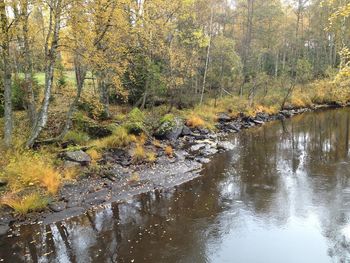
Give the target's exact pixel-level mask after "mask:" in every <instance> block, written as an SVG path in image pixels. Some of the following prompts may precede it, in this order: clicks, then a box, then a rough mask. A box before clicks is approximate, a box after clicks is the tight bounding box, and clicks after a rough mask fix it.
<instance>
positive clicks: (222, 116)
mask: <svg viewBox="0 0 350 263" xmlns="http://www.w3.org/2000/svg"><path fill="white" fill-rule="evenodd" d="M231 120H232V119H231V117H230V116H229V115H228V114H227V113H225V112H221V113H219V115H218V122H230V121H231Z"/></svg>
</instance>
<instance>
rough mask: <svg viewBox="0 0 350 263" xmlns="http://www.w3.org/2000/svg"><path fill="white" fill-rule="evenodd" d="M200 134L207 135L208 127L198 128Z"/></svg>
mask: <svg viewBox="0 0 350 263" xmlns="http://www.w3.org/2000/svg"><path fill="white" fill-rule="evenodd" d="M198 131H199V133H200V134H204V135H208V134H209V130H208V129H204V128H200V129H198Z"/></svg>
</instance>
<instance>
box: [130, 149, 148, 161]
mask: <svg viewBox="0 0 350 263" xmlns="http://www.w3.org/2000/svg"><path fill="white" fill-rule="evenodd" d="M132 159H133V161H134V162H135V163H138V162H142V161H144V160H145V159H146V151H145V148H144V147H143V145H141V144H136V146H135V148H134V150H133V151H132Z"/></svg>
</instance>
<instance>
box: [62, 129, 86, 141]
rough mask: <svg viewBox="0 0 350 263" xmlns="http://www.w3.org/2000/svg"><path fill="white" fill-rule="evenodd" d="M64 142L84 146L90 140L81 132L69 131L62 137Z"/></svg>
mask: <svg viewBox="0 0 350 263" xmlns="http://www.w3.org/2000/svg"><path fill="white" fill-rule="evenodd" d="M64 140H65V141H71V142H74V143H75V144H80V145H81V144H85V143H86V142H88V141H89V140H90V137H89V135H87V134H86V133H85V132H81V131H74V130H73V131H69V132H68V133H67V134H66V135H65V136H64Z"/></svg>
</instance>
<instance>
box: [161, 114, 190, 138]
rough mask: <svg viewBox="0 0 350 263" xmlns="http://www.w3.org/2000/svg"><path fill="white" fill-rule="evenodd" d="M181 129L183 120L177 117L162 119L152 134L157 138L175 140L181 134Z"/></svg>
mask: <svg viewBox="0 0 350 263" xmlns="http://www.w3.org/2000/svg"><path fill="white" fill-rule="evenodd" d="M183 129H184V124H183V121H182V120H181V119H179V118H174V119H172V120H166V121H164V122H163V123H162V124H161V125H160V126H159V128H158V129H157V131H156V132H155V134H154V135H155V137H156V138H159V139H167V140H177V139H178V138H179V137H180V136H181V135H182V132H183Z"/></svg>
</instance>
